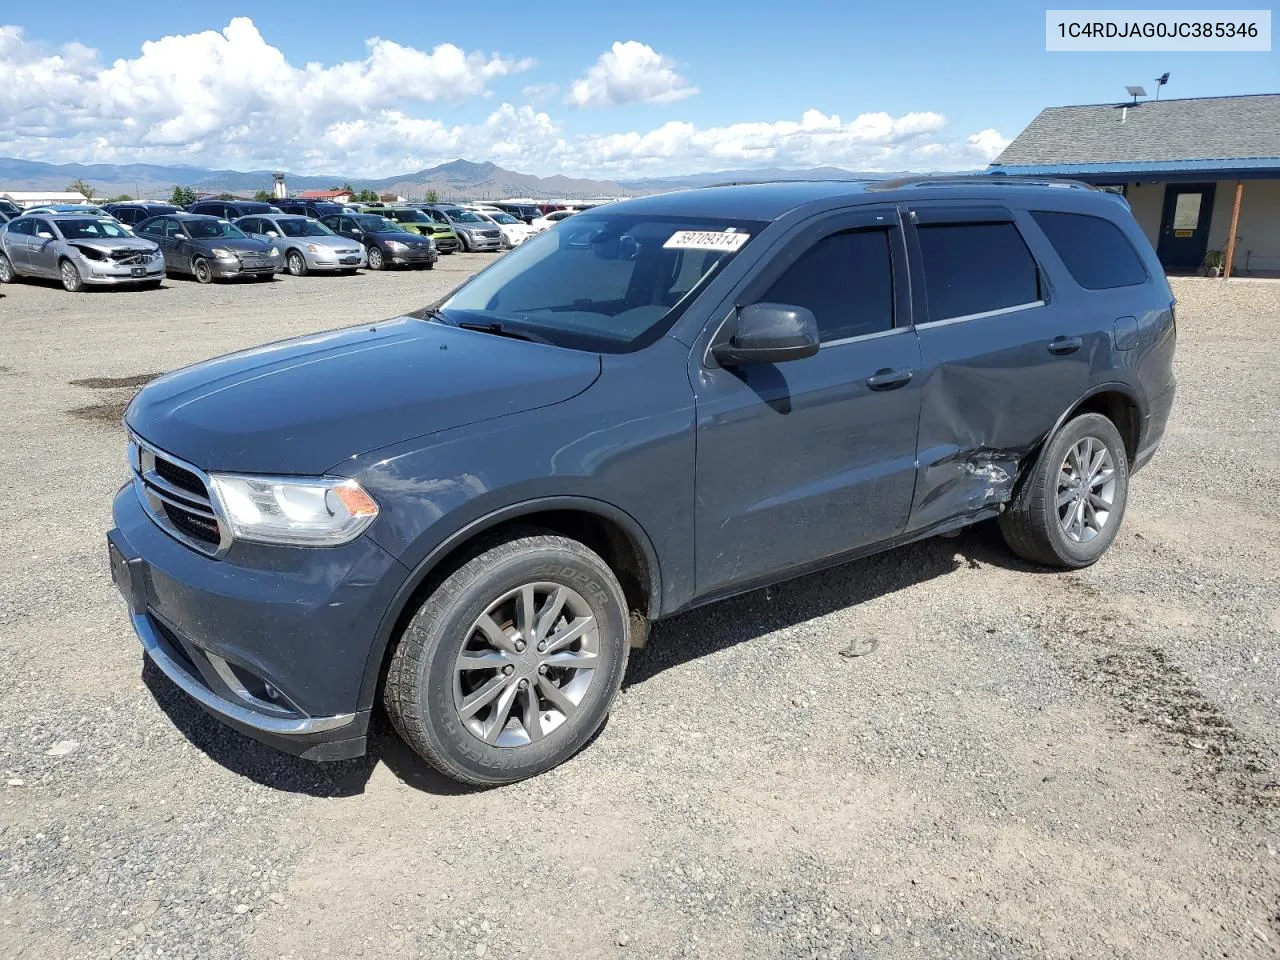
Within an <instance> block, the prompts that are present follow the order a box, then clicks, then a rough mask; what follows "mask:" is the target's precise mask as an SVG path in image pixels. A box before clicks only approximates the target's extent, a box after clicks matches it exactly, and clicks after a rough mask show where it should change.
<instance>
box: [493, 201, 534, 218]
mask: <svg viewBox="0 0 1280 960" xmlns="http://www.w3.org/2000/svg"><path fill="white" fill-rule="evenodd" d="M485 202H486V203H487V204H489V206H491V207H497V208H498V209H499V210H501V211H502V212H503V213H509V214H511V215H512V216H513V217H516V218H518V219H520V220H523V221H524V222H525V223H533V221H534V220H536V219H538V217H540V216H542V211H541V210H539V209H538V208H537V206H536V205H534V204H532V203H508V202H507V201H505V200H496V201H495V200H486V201H485Z"/></svg>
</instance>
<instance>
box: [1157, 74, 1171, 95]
mask: <svg viewBox="0 0 1280 960" xmlns="http://www.w3.org/2000/svg"><path fill="white" fill-rule="evenodd" d="M1168 82H1169V71H1168V70H1166V71H1165V72H1164V73H1162V74H1160V76H1158V77H1156V99H1157V100H1159V99H1160V88H1161V87H1163V86H1164V85H1165V84H1166V83H1168Z"/></svg>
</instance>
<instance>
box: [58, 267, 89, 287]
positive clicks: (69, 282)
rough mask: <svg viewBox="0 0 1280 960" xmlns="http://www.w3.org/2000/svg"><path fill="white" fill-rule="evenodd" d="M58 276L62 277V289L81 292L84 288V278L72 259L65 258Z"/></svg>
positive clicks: (59, 268)
mask: <svg viewBox="0 0 1280 960" xmlns="http://www.w3.org/2000/svg"><path fill="white" fill-rule="evenodd" d="M58 276H59V277H61V278H62V289H64V290H66V291H67V293H79V292H80V291H81V290H83V289H84V278H83V277H81V276H80V271H79V270H77V269H76V265H75V264H74V263H72V262H71V261H70V260H63V261H62V263H61V264H60V265H59V267H58Z"/></svg>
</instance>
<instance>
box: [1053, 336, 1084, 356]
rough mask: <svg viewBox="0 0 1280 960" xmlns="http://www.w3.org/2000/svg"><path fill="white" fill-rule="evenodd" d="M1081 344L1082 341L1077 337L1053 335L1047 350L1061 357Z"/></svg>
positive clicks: (1077, 348)
mask: <svg viewBox="0 0 1280 960" xmlns="http://www.w3.org/2000/svg"><path fill="white" fill-rule="evenodd" d="M1083 346H1084V341H1083V340H1082V339H1080V338H1079V337H1054V338H1053V339H1052V340H1050V341H1049V352H1050V353H1052V354H1054V355H1055V356H1059V357H1063V356H1066V355H1067V354H1068V353H1075V352H1076V351H1077V350H1079V349H1080V348H1081V347H1083Z"/></svg>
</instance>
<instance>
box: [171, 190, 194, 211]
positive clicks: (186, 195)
mask: <svg viewBox="0 0 1280 960" xmlns="http://www.w3.org/2000/svg"><path fill="white" fill-rule="evenodd" d="M169 202H170V203H172V204H173V205H174V206H177V207H185V206H186V205H187V204H189V203H195V202H196V192H195V191H194V190H192V189H191V188H190V187H174V188H173V196H172V197H170V198H169Z"/></svg>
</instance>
